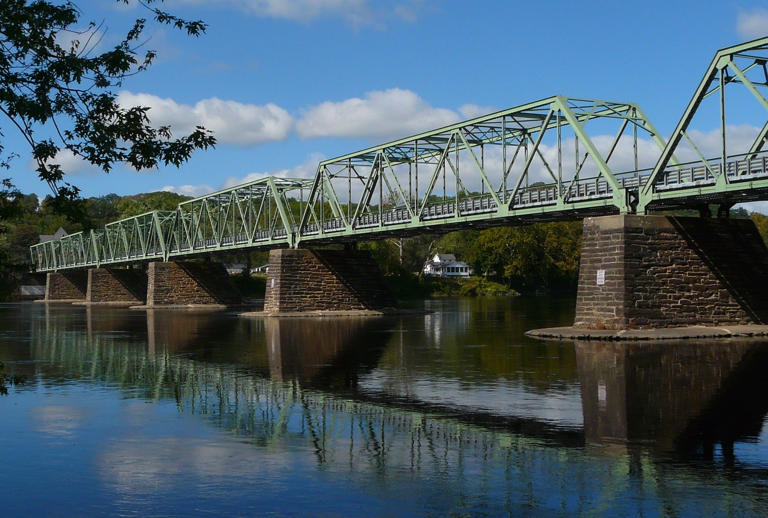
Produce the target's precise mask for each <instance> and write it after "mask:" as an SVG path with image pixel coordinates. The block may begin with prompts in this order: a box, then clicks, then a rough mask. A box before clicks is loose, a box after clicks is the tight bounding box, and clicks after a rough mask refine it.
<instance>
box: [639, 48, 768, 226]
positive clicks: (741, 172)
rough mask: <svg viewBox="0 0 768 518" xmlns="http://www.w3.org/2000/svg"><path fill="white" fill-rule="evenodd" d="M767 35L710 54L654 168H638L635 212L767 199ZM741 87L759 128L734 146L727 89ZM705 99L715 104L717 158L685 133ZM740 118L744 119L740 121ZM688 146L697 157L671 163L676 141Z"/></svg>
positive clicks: (705, 102) (676, 144)
mask: <svg viewBox="0 0 768 518" xmlns="http://www.w3.org/2000/svg"><path fill="white" fill-rule="evenodd" d="M767 62H768V37H766V38H760V39H757V40H754V41H750V42H747V43H742V44H740V45H735V46H733V47H727V48H724V49H721V50H719V51H717V52H716V53H715V56H714V58H713V59H712V62H711V63H710V65H709V67H707V70H706V72H705V73H704V77H703V78H702V80H701V81H700V82H699V85H698V87H697V88H696V90H695V91H694V94H693V97H692V98H691V100H690V102H689V103H688V106H687V107H686V109H685V111H684V112H683V115H682V117H681V118H680V121H679V122H678V124H677V126H676V127H675V130H674V132H673V133H672V136H671V137H670V138H669V140H668V142H667V145H666V146H665V148H664V151H663V152H662V154H661V156H660V157H659V160H658V162H657V163H656V165H655V167H653V169H650V170H648V171H640V175H641V176H642V177H647V180H645V181H644V185H643V188H642V189H641V190H640V194H639V203H638V212H639V213H644V212H646V211H648V210H653V209H660V208H672V207H680V206H692V205H696V204H706V203H710V202H717V203H721V204H726V205H732V204H734V203H740V202H745V201H754V200H760V199H766V197H768V151H764V150H763V147H764V145H765V142H766V138H768V112H767V111H766V110H768V100H766V98H765V93H764V92H765V89H766V87H768V69H766V63H767ZM735 88H741V89H742V91H746V92H748V93H749V96H750V97H751V98H753V99H754V101H755V107H756V109H755V110H753V111H751V112H750V115H751V116H752V117H754V120H751V121H749V122H757V123H759V126H758V127H762V129H761V130H760V131H759V133H758V134H757V137H756V138H755V140H754V141H753V142H752V143H751V145H749V146H748V147H743V148H739V147H737V145H736V144H735V143H733V142H728V141H727V139H726V114H727V113H728V109H727V107H728V96H726V91H727V90H732V89H735ZM708 100H709V103H713V102H717V104H718V105H717V106H716V107H715V108H716V110H717V112H718V115H719V123H720V128H719V129H720V139H719V146H718V147H719V153H718V156H717V157H716V158H706V157H705V156H704V154H703V153H702V151H701V149H700V147H699V146H698V145H697V144H696V142H695V141H694V139H693V138H692V137H691V135H689V133H688V130H689V126H690V124H691V121H692V120H693V119H694V117H695V116H696V114H697V113H698V112H699V111H700V110H702V109H703V108H708V106H706V105H707V101H708ZM742 122H744V121H742ZM686 144H687V146H689V148H690V150H692V152H693V153H694V154H695V156H696V157H697V160H694V161H690V162H687V163H676V162H675V153H679V152H680V150H681V145H686Z"/></svg>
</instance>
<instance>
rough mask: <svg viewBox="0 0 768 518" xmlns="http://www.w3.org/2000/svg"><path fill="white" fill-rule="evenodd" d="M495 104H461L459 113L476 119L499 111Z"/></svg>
mask: <svg viewBox="0 0 768 518" xmlns="http://www.w3.org/2000/svg"><path fill="white" fill-rule="evenodd" d="M498 110H499V109H498V108H496V107H495V106H478V105H477V104H465V105H462V106H459V113H460V114H461V116H462V117H463V118H465V119H474V118H477V117H482V116H483V115H488V114H489V113H493V112H496V111H498Z"/></svg>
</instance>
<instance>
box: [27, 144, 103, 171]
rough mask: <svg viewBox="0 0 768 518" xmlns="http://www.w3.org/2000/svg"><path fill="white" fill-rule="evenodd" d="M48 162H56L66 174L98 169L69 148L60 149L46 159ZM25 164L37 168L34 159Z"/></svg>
mask: <svg viewBox="0 0 768 518" xmlns="http://www.w3.org/2000/svg"><path fill="white" fill-rule="evenodd" d="M48 163H49V164H58V165H59V166H60V167H61V170H62V171H64V174H68V175H80V174H87V173H95V172H96V171H98V169H97V168H96V167H95V166H93V165H91V164H90V163H89V162H87V161H85V160H83V159H82V158H80V157H79V156H77V155H76V154H74V153H73V152H72V151H70V150H69V149H66V148H65V149H61V150H59V152H58V153H56V156H55V157H54V158H53V159H51V160H49V161H48ZM27 166H28V167H29V168H30V169H33V170H34V169H37V162H35V160H34V159H30V161H29V163H28V164H27Z"/></svg>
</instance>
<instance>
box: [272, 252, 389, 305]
mask: <svg viewBox="0 0 768 518" xmlns="http://www.w3.org/2000/svg"><path fill="white" fill-rule="evenodd" d="M396 307H397V302H396V300H395V297H394V295H393V294H392V292H391V291H390V289H389V288H388V286H387V285H386V283H385V281H384V277H383V275H382V274H381V271H380V270H379V267H378V265H377V264H376V261H374V259H373V256H372V255H371V254H370V253H369V252H367V251H363V250H350V249H347V250H308V249H279V250H271V251H270V253H269V272H268V274H267V291H266V294H265V297H264V312H265V313H267V314H270V313H271V314H276V313H300V312H312V311H371V310H373V311H383V310H388V309H393V308H396Z"/></svg>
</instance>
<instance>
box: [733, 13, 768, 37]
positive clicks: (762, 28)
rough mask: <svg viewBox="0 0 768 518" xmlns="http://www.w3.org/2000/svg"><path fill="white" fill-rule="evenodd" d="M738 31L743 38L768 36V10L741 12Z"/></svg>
mask: <svg viewBox="0 0 768 518" xmlns="http://www.w3.org/2000/svg"><path fill="white" fill-rule="evenodd" d="M736 30H737V32H738V33H739V36H741V37H742V38H748V39H753V38H760V37H763V36H768V10H766V9H760V8H757V9H753V10H751V11H739V16H738V20H737V22H736Z"/></svg>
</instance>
